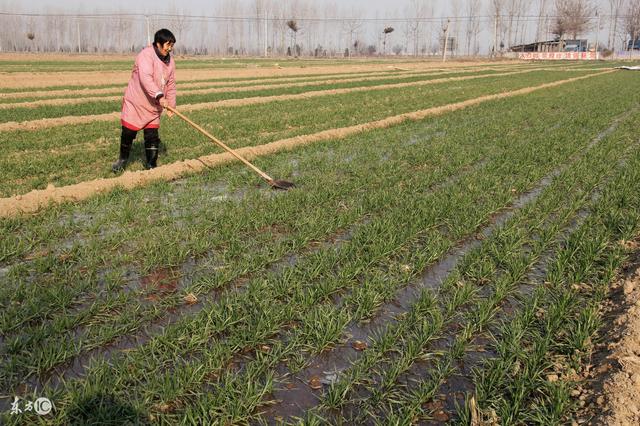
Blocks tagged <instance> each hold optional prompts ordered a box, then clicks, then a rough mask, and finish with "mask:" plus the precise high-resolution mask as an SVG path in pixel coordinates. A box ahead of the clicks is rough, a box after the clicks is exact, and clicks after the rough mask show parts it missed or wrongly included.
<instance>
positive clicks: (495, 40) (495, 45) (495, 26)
mask: <svg viewBox="0 0 640 426" xmlns="http://www.w3.org/2000/svg"><path fill="white" fill-rule="evenodd" d="M497 55H498V15H497V14H496V16H495V17H494V18H493V57H494V58H495V57H496V56H497Z"/></svg>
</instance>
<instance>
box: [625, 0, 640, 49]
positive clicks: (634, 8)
mask: <svg viewBox="0 0 640 426" xmlns="http://www.w3.org/2000/svg"><path fill="white" fill-rule="evenodd" d="M624 24H625V25H624V26H625V31H626V32H627V34H628V35H629V37H630V38H629V42H630V43H631V46H630V47H629V48H630V49H633V48H634V47H635V45H636V41H637V40H638V38H640V0H629V6H628V8H627V13H626V16H625V23H624Z"/></svg>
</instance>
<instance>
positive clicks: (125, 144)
mask: <svg viewBox="0 0 640 426" xmlns="http://www.w3.org/2000/svg"><path fill="white" fill-rule="evenodd" d="M137 133H138V132H136V131H135V130H131V129H127V128H126V127H124V126H122V135H121V136H120V157H119V158H118V161H116V162H115V163H113V165H112V166H111V170H113V172H114V173H119V172H122V171H124V169H125V168H126V167H127V162H128V161H129V154H130V153H131V145H133V140H134V139H135V138H136V134H137Z"/></svg>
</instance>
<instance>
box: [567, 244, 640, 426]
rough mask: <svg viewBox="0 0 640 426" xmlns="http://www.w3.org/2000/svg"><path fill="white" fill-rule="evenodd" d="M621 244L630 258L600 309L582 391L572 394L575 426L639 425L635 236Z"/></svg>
mask: <svg viewBox="0 0 640 426" xmlns="http://www.w3.org/2000/svg"><path fill="white" fill-rule="evenodd" d="M622 244H624V245H625V246H626V247H627V248H629V249H631V250H632V253H633V254H632V255H631V257H630V259H629V261H628V262H627V264H626V265H625V266H624V268H623V269H622V271H621V273H620V276H619V278H618V279H617V280H616V281H615V282H614V283H613V284H612V286H611V291H610V296H609V298H608V300H607V301H606V302H605V304H604V307H603V310H604V322H605V327H604V330H602V332H601V334H600V336H599V341H600V343H599V344H598V345H597V346H596V352H595V353H594V355H593V358H592V364H593V367H592V368H591V369H590V371H589V372H588V373H587V386H586V387H585V388H584V389H580V391H581V393H580V395H577V392H576V396H577V397H578V400H579V404H580V405H581V406H583V408H582V410H581V411H580V412H579V415H578V416H577V418H576V422H577V423H579V424H596V425H616V426H618V425H620V426H622V425H625V426H626V425H640V237H639V238H637V239H636V240H635V241H634V242H622Z"/></svg>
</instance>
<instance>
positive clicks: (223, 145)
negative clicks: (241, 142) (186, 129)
mask: <svg viewBox="0 0 640 426" xmlns="http://www.w3.org/2000/svg"><path fill="white" fill-rule="evenodd" d="M165 108H166V109H168V110H169V111H171V112H172V113H174V114H175V115H177V116H178V117H180V118H182V119H183V120H184V121H186V122H187V123H189V124H190V125H191V126H192V127H193V128H195V129H196V130H198V131H199V132H200V133H202V134H203V135H205V136H206V137H208V138H209V139H211V140H212V141H213V142H215V143H216V144H217V145H219V146H220V147H222V148H223V149H224V150H225V151H227V152H228V153H229V154H231V155H233V156H234V157H236V158H237V159H238V160H240V161H242V162H243V163H244V164H246V165H247V166H249V167H251V169H252V170H253V171H254V172H256V173H257V174H259V175H260V177H262V178H263V179H264V180H266V181H267V182H269V183H271V182H273V179H271V177H270V176H269V175H268V174H266V173H265V172H263V171H262V170H260V169H259V168H257V167H256V166H254V165H253V164H251V163H250V162H249V161H248V160H247V159H245V158H244V157H242V156H241V155H240V154H238V153H237V152H235V151H234V150H233V149H231V148H229V147H228V146H227V145H225V144H224V143H223V142H222V141H221V140H219V139H217V138H216V137H215V136H213V135H211V134H209V132H207V131H206V130H205V129H203V128H202V127H200V126H198V125H197V124H196V123H194V122H193V121H191V120H189V119H188V118H187V117H186V116H185V115H184V114H182V113H181V112H180V111H178V110H176V109H175V108H172V107H170V106H168V105H167V106H166V107H165Z"/></svg>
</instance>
